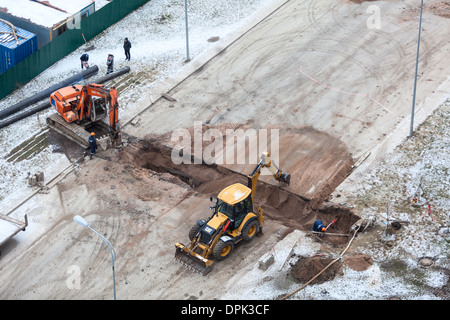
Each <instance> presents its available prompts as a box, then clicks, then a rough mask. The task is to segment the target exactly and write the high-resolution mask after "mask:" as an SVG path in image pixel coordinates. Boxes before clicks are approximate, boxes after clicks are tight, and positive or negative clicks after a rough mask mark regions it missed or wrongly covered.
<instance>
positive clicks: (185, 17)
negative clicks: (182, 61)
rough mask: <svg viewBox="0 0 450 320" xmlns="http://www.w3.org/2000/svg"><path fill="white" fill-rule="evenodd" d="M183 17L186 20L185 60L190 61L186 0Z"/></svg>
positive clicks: (185, 1) (185, 0)
mask: <svg viewBox="0 0 450 320" xmlns="http://www.w3.org/2000/svg"><path fill="white" fill-rule="evenodd" d="M184 19H185V22H186V61H190V60H191V58H189V30H188V13H187V0H184Z"/></svg>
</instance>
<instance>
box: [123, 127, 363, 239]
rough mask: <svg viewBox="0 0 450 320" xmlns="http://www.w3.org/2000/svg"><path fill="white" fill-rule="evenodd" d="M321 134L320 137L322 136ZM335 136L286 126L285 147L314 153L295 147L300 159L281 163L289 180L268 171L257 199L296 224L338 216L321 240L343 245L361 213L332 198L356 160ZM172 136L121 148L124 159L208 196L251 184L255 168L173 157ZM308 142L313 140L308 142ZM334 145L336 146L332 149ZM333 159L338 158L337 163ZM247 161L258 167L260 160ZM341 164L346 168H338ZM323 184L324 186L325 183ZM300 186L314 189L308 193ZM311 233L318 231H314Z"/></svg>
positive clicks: (270, 214) (307, 226) (267, 211)
mask: <svg viewBox="0 0 450 320" xmlns="http://www.w3.org/2000/svg"><path fill="white" fill-rule="evenodd" d="M294 132H295V133H294ZM306 136H308V138H306ZM318 137H320V138H319V139H317V138H318ZM330 139H331V140H333V139H332V138H331V137H329V136H328V135H326V134H324V133H319V132H317V131H315V130H313V129H311V128H302V129H296V130H287V131H284V132H283V134H282V135H280V145H281V147H283V145H286V146H287V148H295V146H296V145H295V144H293V143H292V141H293V140H295V141H297V142H300V143H301V144H302V143H303V147H302V150H306V149H308V150H310V153H309V154H308V156H307V157H304V158H303V159H302V160H298V158H299V157H298V153H297V154H296V153H292V152H291V153H290V154H291V155H293V156H296V157H297V160H296V161H292V160H291V161H283V162H286V163H288V162H289V163H290V165H289V166H288V168H286V169H285V168H280V169H282V170H283V171H285V172H288V173H290V174H291V184H290V185H289V186H287V185H285V184H280V183H278V182H276V181H275V180H273V179H272V180H273V181H270V179H269V178H270V177H268V176H265V177H264V180H262V179H260V180H259V181H258V183H257V187H256V193H255V201H254V204H255V205H258V206H261V208H262V209H263V212H264V217H265V219H273V220H276V221H277V222H278V223H280V224H283V225H285V226H286V227H288V228H292V229H298V230H302V231H306V232H311V231H312V225H313V223H314V221H316V220H322V221H323V223H324V224H325V225H328V224H330V223H331V222H333V223H332V224H331V225H330V227H329V228H328V230H327V232H326V233H325V234H324V235H322V236H321V237H320V239H319V241H325V242H327V243H329V244H332V245H337V246H340V245H342V244H345V243H347V242H348V239H349V238H348V237H345V236H342V234H347V233H348V232H349V229H350V228H351V226H352V225H353V224H354V223H355V222H356V221H357V220H358V219H359V217H358V216H357V215H356V214H354V213H353V211H352V210H351V208H348V207H345V206H341V205H339V204H335V203H332V202H329V201H327V200H328V198H329V196H330V194H331V192H332V191H333V190H334V189H335V188H336V187H337V186H338V185H339V184H340V183H341V182H342V181H343V179H345V178H346V177H347V175H348V173H349V172H350V170H351V168H352V164H353V161H352V160H351V157H350V156H349V155H348V153H347V152H346V150H345V148H343V146H342V144H337V143H336V141H334V140H333V141H331V144H330ZM167 141H168V140H167V137H165V138H164V137H161V136H158V137H155V136H153V137H148V138H147V139H144V140H136V141H134V142H130V143H129V144H128V145H127V146H126V147H125V148H123V149H122V151H121V152H120V159H121V162H123V163H124V164H126V165H129V166H134V167H136V168H144V169H146V170H150V171H153V172H158V173H169V174H170V175H171V176H172V177H173V179H171V182H173V183H176V184H183V185H185V186H188V187H189V188H192V190H194V191H195V192H197V193H200V194H203V195H205V197H210V196H211V197H213V198H215V197H217V195H218V194H219V192H220V191H221V190H222V189H223V188H225V187H227V186H228V185H231V184H233V183H237V182H239V183H242V184H244V185H247V174H249V173H250V172H251V169H250V170H248V172H247V171H246V173H241V172H238V171H235V170H232V169H230V168H226V167H225V166H222V165H217V164H207V163H205V162H202V163H201V164H194V162H193V161H192V162H191V163H188V164H184V163H181V164H175V163H174V162H173V161H172V158H171V156H172V147H171V146H169V145H168V144H167V143H166V142H167ZM307 141H309V142H307ZM313 141H314V142H313ZM325 141H327V143H325ZM305 142H307V143H308V144H309V145H308V146H306V145H305ZM288 146H290V147H288ZM312 146H314V147H313V148H312ZM330 146H333V148H334V149H335V150H334V151H333V150H331V148H330ZM291 151H292V150H291ZM311 153H313V154H311ZM337 154H339V156H337ZM324 155H325V156H324ZM314 159H315V161H314ZM286 160H287V159H286ZM329 161H332V162H333V165H332V164H330V162H329ZM246 167H247V168H252V167H254V165H253V166H246ZM299 168H302V169H299ZM336 168H337V170H340V172H336V171H334V170H336ZM321 170H322V172H321ZM311 171H315V172H316V173H320V172H321V173H322V175H320V174H319V175H315V178H314V179H312V178H311V176H314V175H312V173H311ZM302 172H303V174H301V173H302ZM261 177H262V176H261ZM307 177H309V178H308V179H307ZM324 181H326V183H324ZM299 182H301V184H299ZM319 185H320V186H322V187H320V188H319V187H318V186H319ZM299 190H301V191H305V190H306V191H309V192H308V193H307V194H302V193H301V192H299ZM311 190H314V192H311ZM333 234H339V235H333ZM311 236H312V237H317V235H316V234H313V233H312V232H311Z"/></svg>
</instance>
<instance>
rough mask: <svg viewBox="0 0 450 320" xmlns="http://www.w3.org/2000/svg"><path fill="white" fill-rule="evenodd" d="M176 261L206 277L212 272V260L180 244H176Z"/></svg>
mask: <svg viewBox="0 0 450 320" xmlns="http://www.w3.org/2000/svg"><path fill="white" fill-rule="evenodd" d="M175 260H177V261H178V262H180V263H181V264H183V265H184V266H185V267H187V268H189V269H191V270H193V271H195V272H198V273H200V274H201V275H204V276H205V275H207V274H208V273H209V272H210V271H211V270H212V264H213V261H212V260H209V259H205V258H203V257H202V256H201V255H199V254H198V253H195V252H193V251H192V250H189V248H186V246H184V245H183V244H181V243H179V242H177V243H176V244H175Z"/></svg>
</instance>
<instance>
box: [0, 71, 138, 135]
mask: <svg viewBox="0 0 450 320" xmlns="http://www.w3.org/2000/svg"><path fill="white" fill-rule="evenodd" d="M129 71H130V67H125V68H123V69H119V70H117V71H115V72H112V73H110V74H107V75H106V76H103V77H101V78H98V79H97V80H96V81H93V83H97V84H103V83H105V82H106V81H109V80H112V79H114V78H117V77H118V76H121V75H123V74H125V73H127V72H129ZM56 90H58V89H56ZM56 90H55V91H56ZM51 93H53V92H51ZM51 93H50V94H51ZM50 94H49V95H48V96H47V98H49V96H50ZM50 106H51V104H50V102H49V101H46V102H43V103H41V104H38V105H37V106H34V107H31V108H29V109H27V110H25V111H23V112H20V113H19V112H16V113H15V114H14V115H12V116H10V117H9V118H7V119H2V120H0V129H1V128H4V127H6V126H9V125H10V124H13V123H14V122H17V121H19V120H22V119H24V118H26V117H29V116H31V115H33V114H35V113H37V112H39V111H42V110H45V109H47V108H50Z"/></svg>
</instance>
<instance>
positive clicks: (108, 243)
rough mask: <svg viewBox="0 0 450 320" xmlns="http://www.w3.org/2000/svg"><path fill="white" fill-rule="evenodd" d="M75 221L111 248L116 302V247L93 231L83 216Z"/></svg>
mask: <svg viewBox="0 0 450 320" xmlns="http://www.w3.org/2000/svg"><path fill="white" fill-rule="evenodd" d="M73 220H74V221H75V222H76V223H78V224H79V225H80V226H82V227H84V228H89V229H91V230H92V231H93V232H94V233H95V234H96V235H98V236H99V237H100V238H101V239H102V240H103V241H104V242H105V243H106V245H107V246H108V248H109V252H110V253H111V258H112V272H113V289H114V300H116V274H115V271H114V262H115V261H116V251H115V250H114V247H113V246H112V245H111V243H110V242H109V241H108V240H107V239H106V238H105V237H103V236H102V235H101V234H99V233H98V232H97V231H95V230H94V229H92V228H91V227H90V226H89V224H88V223H87V221H86V220H84V219H83V218H82V217H81V216H79V215H76V216H75V217H73Z"/></svg>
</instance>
